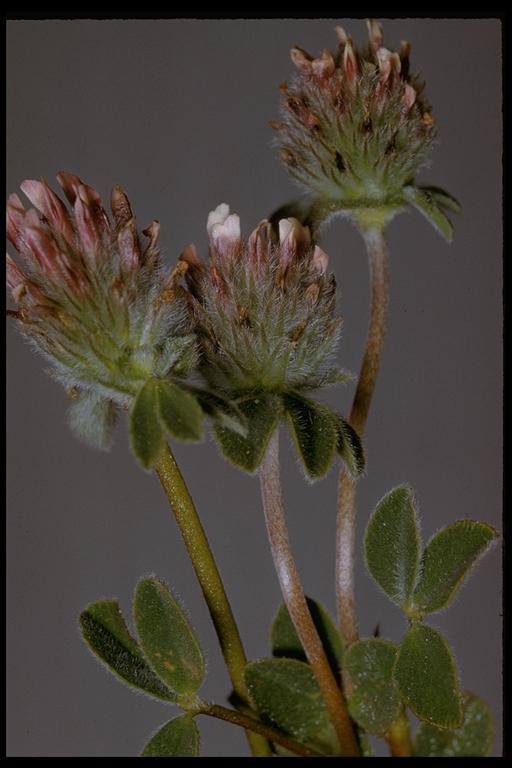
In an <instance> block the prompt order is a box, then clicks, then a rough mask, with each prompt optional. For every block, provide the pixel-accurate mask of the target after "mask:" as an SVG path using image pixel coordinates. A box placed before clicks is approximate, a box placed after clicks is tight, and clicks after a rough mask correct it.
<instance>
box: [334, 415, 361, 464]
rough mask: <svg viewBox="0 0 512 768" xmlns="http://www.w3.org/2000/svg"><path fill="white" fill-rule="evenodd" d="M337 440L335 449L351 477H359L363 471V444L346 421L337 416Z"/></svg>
mask: <svg viewBox="0 0 512 768" xmlns="http://www.w3.org/2000/svg"><path fill="white" fill-rule="evenodd" d="M337 429H338V442H337V449H338V453H339V454H340V456H341V458H342V459H343V461H344V462H345V465H346V467H347V469H348V471H349V472H350V474H351V475H352V477H353V478H357V477H360V475H362V474H363V473H364V471H365V466H366V462H365V458H364V452H363V446H362V443H361V440H360V438H359V435H358V434H357V432H356V431H355V429H354V428H353V427H351V426H350V424H349V423H348V421H345V419H342V418H341V416H338V417H337Z"/></svg>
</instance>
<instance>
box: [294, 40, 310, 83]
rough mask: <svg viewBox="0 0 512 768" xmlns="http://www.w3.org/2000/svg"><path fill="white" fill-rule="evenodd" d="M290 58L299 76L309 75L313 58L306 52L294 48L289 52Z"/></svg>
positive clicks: (296, 47)
mask: <svg viewBox="0 0 512 768" xmlns="http://www.w3.org/2000/svg"><path fill="white" fill-rule="evenodd" d="M290 57H291V60H292V61H293V63H294V64H295V66H296V67H297V69H298V70H299V72H300V74H301V75H304V76H308V75H310V74H311V61H312V58H313V57H312V56H310V55H309V53H308V52H307V51H304V50H303V49H302V48H299V47H298V46H294V47H293V48H292V49H291V51H290Z"/></svg>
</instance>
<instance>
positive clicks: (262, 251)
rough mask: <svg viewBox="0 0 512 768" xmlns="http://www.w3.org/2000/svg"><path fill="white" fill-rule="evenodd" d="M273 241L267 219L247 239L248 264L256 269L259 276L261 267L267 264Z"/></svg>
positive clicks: (272, 234)
mask: <svg viewBox="0 0 512 768" xmlns="http://www.w3.org/2000/svg"><path fill="white" fill-rule="evenodd" d="M273 239H274V233H273V229H272V226H271V224H270V222H269V221H267V219H263V221H260V223H259V224H258V226H257V227H256V229H255V230H254V231H253V232H252V233H251V235H250V237H249V242H248V244H247V249H248V252H249V262H250V264H251V265H252V266H253V267H254V268H255V269H256V272H257V273H258V274H261V272H262V269H263V266H264V265H265V264H266V263H267V262H268V258H269V252H270V249H271V248H272V242H273Z"/></svg>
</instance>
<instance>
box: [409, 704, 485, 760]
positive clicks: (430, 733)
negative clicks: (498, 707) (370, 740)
mask: <svg viewBox="0 0 512 768" xmlns="http://www.w3.org/2000/svg"><path fill="white" fill-rule="evenodd" d="M493 738H494V728H493V723H492V717H491V713H490V711H489V708H488V706H487V704H486V703H485V702H484V701H483V699H481V698H480V697H479V696H475V695H474V694H473V693H469V692H466V693H465V694H464V722H463V724H462V725H461V727H460V728H457V729H456V730H454V731H447V730H444V729H441V728H436V726H435V725H430V724H429V723H422V724H421V725H420V727H419V729H418V732H417V733H416V737H415V739H414V754H415V755H416V756H418V757H487V755H488V754H489V753H490V751H491V748H492V741H493Z"/></svg>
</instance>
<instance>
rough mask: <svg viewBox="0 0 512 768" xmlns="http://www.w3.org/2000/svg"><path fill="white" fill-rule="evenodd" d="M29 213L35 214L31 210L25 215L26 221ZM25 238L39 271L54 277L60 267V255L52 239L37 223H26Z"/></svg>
mask: <svg viewBox="0 0 512 768" xmlns="http://www.w3.org/2000/svg"><path fill="white" fill-rule="evenodd" d="M31 211H33V212H34V214H35V211H34V209H33V208H31V209H30V211H28V214H27V221H28V219H29V214H30V212H31ZM36 216H37V214H36ZM30 218H32V217H30ZM25 236H26V239H27V245H28V247H29V248H30V250H31V251H32V254H33V255H34V258H35V260H36V261H37V263H38V264H39V266H40V267H41V269H42V270H43V271H44V272H46V273H47V274H52V275H55V274H56V272H57V271H58V270H59V266H60V254H59V249H58V247H57V244H56V242H55V240H54V239H53V237H52V236H51V235H50V234H49V232H48V231H47V230H46V229H43V227H41V226H40V224H39V222H38V223H37V224H35V223H32V222H31V223H27V224H26V225H25Z"/></svg>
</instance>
